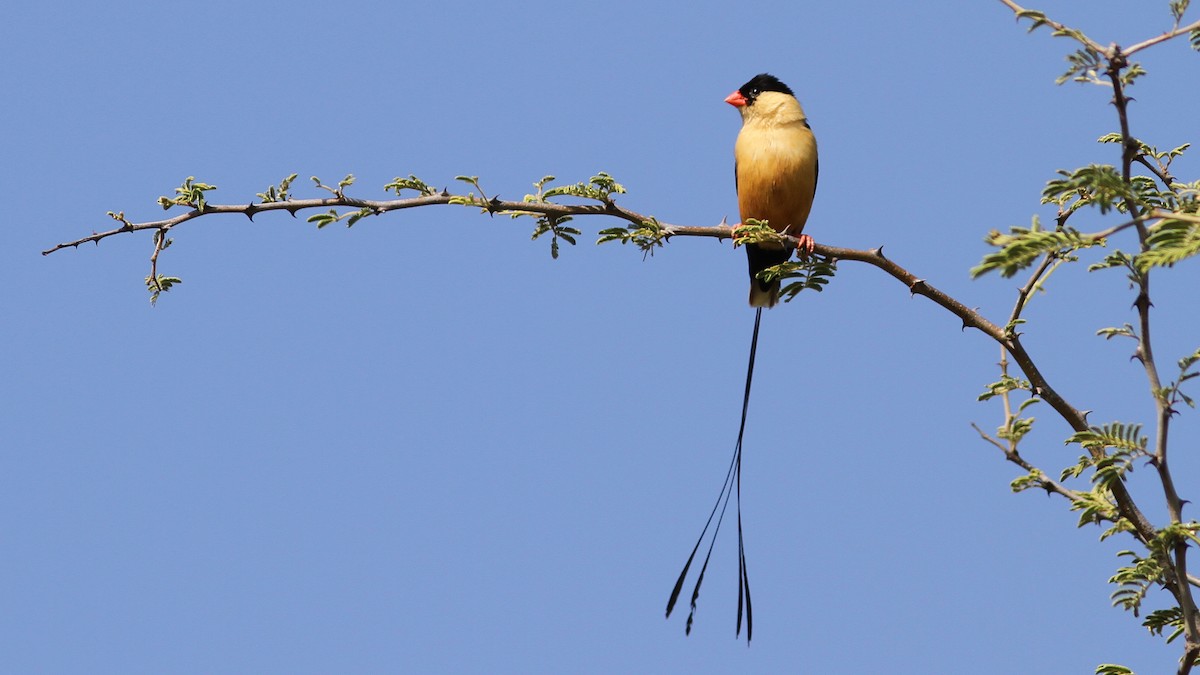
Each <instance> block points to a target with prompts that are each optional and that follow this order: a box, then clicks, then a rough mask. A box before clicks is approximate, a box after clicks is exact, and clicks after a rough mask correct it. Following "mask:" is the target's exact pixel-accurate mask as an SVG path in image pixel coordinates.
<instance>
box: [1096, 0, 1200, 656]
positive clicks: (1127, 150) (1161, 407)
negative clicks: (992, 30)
mask: <svg viewBox="0 0 1200 675" xmlns="http://www.w3.org/2000/svg"><path fill="white" fill-rule="evenodd" d="M1196 25H1197V26H1200V22H1198V23H1197V24H1196ZM1188 30H1190V28H1188ZM1169 37H1170V35H1167V36H1166V37H1161V36H1160V38H1156V39H1154V40H1147V41H1146V42H1143V43H1141V45H1143V48H1144V47H1145V46H1149V45H1151V44H1156V43H1157V42H1161V41H1162V40H1165V39H1169ZM1131 51H1132V49H1131V50H1128V51H1122V49H1121V48H1120V47H1118V46H1117V45H1113V46H1112V47H1111V48H1110V49H1109V50H1108V53H1107V59H1108V69H1107V73H1106V75H1107V76H1108V79H1109V81H1110V82H1111V83H1112V88H1113V106H1114V107H1115V108H1116V110H1117V118H1118V120H1119V122H1120V126H1121V149H1122V152H1121V174H1122V179H1123V180H1124V182H1125V183H1126V184H1127V185H1132V180H1133V162H1134V161H1135V160H1136V158H1138V157H1139V156H1140V155H1141V144H1140V143H1138V141H1137V140H1136V139H1134V137H1133V135H1132V134H1131V133H1130V130H1129V115H1128V111H1129V98H1128V97H1127V96H1126V95H1125V89H1124V84H1123V81H1122V79H1121V71H1122V70H1123V69H1124V68H1126V67H1127V66H1128V64H1129V61H1128V59H1127V56H1128V55H1129V53H1131ZM1169 188H1170V186H1168V189H1169ZM1124 201H1125V207H1126V211H1127V212H1128V213H1129V215H1130V216H1131V217H1132V218H1133V219H1134V220H1136V221H1138V222H1137V225H1136V227H1137V232H1138V240H1139V242H1140V243H1141V249H1142V251H1146V250H1148V249H1149V244H1148V243H1147V236H1148V228H1147V226H1146V224H1145V223H1144V222H1142V221H1141V213H1142V209H1141V205H1140V204H1138V202H1137V200H1136V199H1134V198H1133V197H1132V196H1127V197H1125V200H1124ZM1133 279H1134V281H1135V282H1136V284H1137V289H1138V294H1137V298H1136V300H1134V307H1136V308H1137V313H1138V324H1139V329H1140V330H1139V332H1138V335H1137V344H1138V346H1137V358H1138V360H1139V361H1141V363H1142V366H1143V367H1144V368H1145V371H1146V379H1147V381H1148V383H1149V385H1150V395H1151V397H1152V398H1153V399H1154V406H1155V412H1156V417H1157V419H1156V422H1157V424H1156V425H1155V429H1156V431H1155V443H1154V453H1153V455H1152V457H1151V463H1152V464H1153V465H1154V467H1155V469H1156V470H1157V472H1158V476H1159V482H1160V483H1161V484H1162V488H1163V496H1164V498H1165V500H1166V505H1167V511H1168V515H1169V517H1170V519H1171V522H1172V524H1176V525H1178V524H1180V523H1181V522H1182V521H1183V501H1182V500H1181V499H1180V498H1179V493H1178V492H1177V491H1176V489H1175V480H1174V477H1173V476H1172V475H1171V471H1170V467H1169V465H1168V463H1167V446H1168V443H1167V439H1168V433H1169V431H1170V425H1171V416H1172V415H1173V414H1174V413H1175V411H1174V410H1173V409H1172V407H1171V401H1170V400H1168V399H1167V396H1166V395H1165V394H1164V393H1163V387H1162V380H1161V378H1160V377H1159V373H1158V366H1157V365H1156V363H1155V360H1154V350H1153V347H1152V344H1153V343H1152V341H1151V339H1150V335H1151V334H1150V308H1151V307H1152V306H1153V303H1151V302H1150V270H1149V269H1146V270H1142V271H1141V273H1140V274H1136V275H1134V276H1133ZM1171 549H1172V551H1171V554H1170V557H1171V558H1173V560H1167V561H1164V562H1166V563H1167V564H1166V565H1164V566H1163V567H1164V572H1165V573H1166V577H1165V578H1166V580H1167V587H1168V589H1169V590H1170V592H1171V594H1172V595H1173V596H1175V599H1176V601H1177V602H1178V603H1179V607H1180V610H1181V612H1182V614H1183V629H1184V634H1185V635H1186V643H1187V648H1186V650H1185V654H1184V659H1183V664H1182V666H1181V667H1180V670H1179V672H1180V673H1187V672H1190V671H1191V664H1192V663H1193V662H1194V660H1195V658H1196V654H1197V653H1200V618H1198V617H1197V608H1196V604H1195V601H1194V599H1193V596H1192V592H1191V587H1190V586H1189V585H1188V578H1187V577H1188V575H1187V552H1188V542H1187V540H1185V539H1182V538H1181V539H1179V540H1178V541H1176V542H1175V543H1174V545H1173V546H1172V547H1171ZM1171 563H1173V564H1171Z"/></svg>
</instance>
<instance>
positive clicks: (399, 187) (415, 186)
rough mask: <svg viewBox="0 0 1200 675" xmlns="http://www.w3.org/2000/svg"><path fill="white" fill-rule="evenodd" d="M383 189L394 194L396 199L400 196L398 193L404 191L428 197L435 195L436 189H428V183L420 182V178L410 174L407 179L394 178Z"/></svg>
mask: <svg viewBox="0 0 1200 675" xmlns="http://www.w3.org/2000/svg"><path fill="white" fill-rule="evenodd" d="M383 189H384V190H387V191H389V192H395V193H396V196H397V197H399V196H401V194H400V193H401V192H403V191H404V190H413V191H415V192H417V193H418V194H421V195H423V196H430V195H435V194H437V189H436V188H433V187H430V185H429V184H428V183H426V182H425V181H423V180H421V179H420V178H417V177H416V176H414V175H413V174H411V173H410V174H408V178H401V177H399V176H396V177H395V178H393V179H392V182H390V183H388V184H387V185H384V186H383Z"/></svg>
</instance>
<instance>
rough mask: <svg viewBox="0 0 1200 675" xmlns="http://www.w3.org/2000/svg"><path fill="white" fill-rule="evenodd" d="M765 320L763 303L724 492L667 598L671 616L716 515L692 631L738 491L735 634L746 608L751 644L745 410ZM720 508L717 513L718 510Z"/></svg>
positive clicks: (690, 616) (757, 316) (691, 617)
mask: <svg viewBox="0 0 1200 675" xmlns="http://www.w3.org/2000/svg"><path fill="white" fill-rule="evenodd" d="M761 321H762V308H761V307H760V308H759V309H758V311H757V312H755V314H754V336H753V337H752V338H750V364H749V365H748V366H747V367H746V393H745V395H744V396H743V397H742V421H741V424H740V425H739V426H738V435H737V444H736V445H735V446H734V449H733V459H732V460H730V462H729V469H728V470H727V471H726V472H725V482H724V483H723V484H722V485H721V492H720V493H718V494H717V501H716V503H715V504H713V508H712V511H711V512H710V513H709V514H708V520H707V521H706V522H705V523H704V529H703V530H701V531H700V538H699V539H697V540H696V545H695V546H694V547H693V548H692V554H691V555H689V556H688V559H687V562H686V563H684V565H683V571H682V572H680V573H679V580H678V581H676V582H675V588H673V589H672V590H671V598H670V599H669V600H667V617H668V618H670V616H671V610H673V609H675V602H676V601H677V600H679V592H680V591H681V590H683V582H684V580H685V579H686V578H687V573H688V570H689V569H691V567H692V561H693V560H695V559H696V552H697V551H699V550H700V544H702V543H704V537H705V535H706V534H708V528H709V527H710V526H712V524H713V518H714V517H715V518H716V519H717V523H716V527H713V532H712V539H710V540H709V542H708V551H707V552H706V553H705V554H704V564H703V565H701V566H700V576H699V577H697V578H696V588H695V589H694V590H693V591H692V603H691V609H690V611H688V618H687V625H686V626H685V627H684V632H685V633H686V634H688V635H690V634H691V632H692V621H693V620H694V619H695V618H696V600H697V599H699V598H700V584H702V583H704V572H705V571H706V570H707V569H708V561H709V559H710V558H712V552H713V545H714V544H716V543H717V533H718V532H720V531H721V522H722V521H723V520H725V509H726V507H728V506H729V498H730V497H731V496H733V495H734V493H736V494H737V500H736V502H737V526H738V610H737V632H736V633H735V635H737V636H739V637H740V636H741V634H742V611H743V608H744V609H745V616H746V644H747V645H749V644H750V636H751V633H752V632H753V630H754V617H753V612H752V610H751V607H750V577H749V576H748V575H747V573H746V547H745V537H744V536H743V535H742V437H743V436H744V435H745V433H746V411H747V410H748V409H749V408H750V382H751V381H752V380H753V379H754V354H755V352H756V351H758V324H759V323H760V322H761ZM718 510H719V511H720V515H718V513H717V511H718Z"/></svg>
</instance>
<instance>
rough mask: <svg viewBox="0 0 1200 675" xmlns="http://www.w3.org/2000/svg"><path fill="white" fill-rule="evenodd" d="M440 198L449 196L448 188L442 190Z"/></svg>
mask: <svg viewBox="0 0 1200 675" xmlns="http://www.w3.org/2000/svg"><path fill="white" fill-rule="evenodd" d="M442 196H443V197H449V196H450V188H442Z"/></svg>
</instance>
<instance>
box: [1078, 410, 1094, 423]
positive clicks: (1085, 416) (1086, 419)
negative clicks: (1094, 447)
mask: <svg viewBox="0 0 1200 675" xmlns="http://www.w3.org/2000/svg"><path fill="white" fill-rule="evenodd" d="M1079 414H1080V415H1081V416H1083V421H1084V422H1087V421H1088V415H1091V414H1092V411H1091V410H1080V411H1079Z"/></svg>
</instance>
